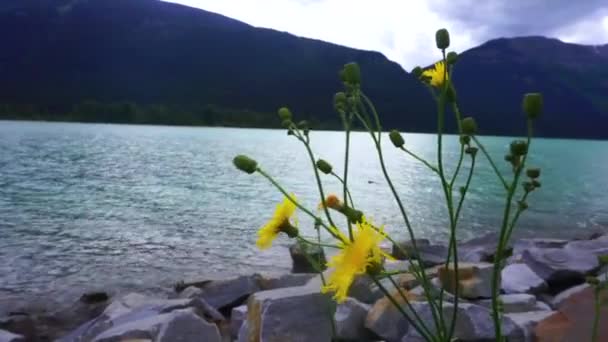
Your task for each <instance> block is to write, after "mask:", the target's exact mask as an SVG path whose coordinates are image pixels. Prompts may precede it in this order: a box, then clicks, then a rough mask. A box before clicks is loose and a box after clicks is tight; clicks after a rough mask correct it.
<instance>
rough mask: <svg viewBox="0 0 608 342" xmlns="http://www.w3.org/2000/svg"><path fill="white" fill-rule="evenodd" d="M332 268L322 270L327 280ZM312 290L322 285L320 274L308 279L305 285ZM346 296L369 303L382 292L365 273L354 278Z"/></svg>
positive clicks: (318, 288)
mask: <svg viewBox="0 0 608 342" xmlns="http://www.w3.org/2000/svg"><path fill="white" fill-rule="evenodd" d="M331 272H332V270H331V269H330V270H326V271H325V272H323V275H324V277H325V280H327V279H328V278H329V276H330V274H331ZM304 286H307V287H309V288H311V290H313V291H319V290H320V289H321V287H323V282H322V279H321V276H320V275H317V276H315V277H314V278H312V279H310V280H309V281H308V282H307V283H306V285H304ZM348 296H349V297H352V298H355V299H357V300H358V301H360V302H363V303H366V304H371V303H374V302H375V301H376V300H378V299H379V298H381V297H382V296H383V294H382V293H381V292H380V291H379V290H378V289H377V288H376V287H375V284H374V281H373V280H372V279H371V278H370V277H368V276H367V275H361V276H358V277H356V278H355V280H354V281H353V283H352V284H351V286H350V288H349V289H348Z"/></svg>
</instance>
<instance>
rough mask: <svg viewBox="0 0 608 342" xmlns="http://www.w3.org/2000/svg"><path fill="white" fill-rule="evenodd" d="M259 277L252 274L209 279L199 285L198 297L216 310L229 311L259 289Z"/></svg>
mask: <svg viewBox="0 0 608 342" xmlns="http://www.w3.org/2000/svg"><path fill="white" fill-rule="evenodd" d="M260 279H261V276H260V275H258V274H254V275H250V276H240V277H237V278H232V279H227V280H217V281H211V282H208V283H206V284H204V285H203V286H201V290H202V293H201V295H200V297H201V298H203V299H204V300H205V301H206V302H207V303H209V304H210V305H211V306H213V307H215V308H217V309H218V310H226V311H229V310H230V309H232V308H233V307H237V306H239V305H242V304H243V303H245V301H246V300H247V298H248V297H249V296H250V295H251V294H252V293H254V292H257V291H260V290H261V288H260V284H259V282H260Z"/></svg>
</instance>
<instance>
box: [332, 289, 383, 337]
mask: <svg viewBox="0 0 608 342" xmlns="http://www.w3.org/2000/svg"><path fill="white" fill-rule="evenodd" d="M370 308H371V307H370V306H369V305H367V304H363V303H361V302H359V301H357V300H356V299H353V298H348V299H346V301H345V302H344V303H341V304H339V305H338V306H337V308H336V313H335V315H334V319H335V322H336V336H337V337H338V338H339V339H344V340H349V341H372V340H373V339H374V335H373V334H372V333H371V332H370V331H369V330H367V329H366V328H365V318H366V317H367V314H368V312H369V310H370Z"/></svg>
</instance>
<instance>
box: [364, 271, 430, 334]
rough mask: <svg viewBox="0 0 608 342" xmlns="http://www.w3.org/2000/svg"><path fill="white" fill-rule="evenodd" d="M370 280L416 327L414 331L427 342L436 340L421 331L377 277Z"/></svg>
mask: <svg viewBox="0 0 608 342" xmlns="http://www.w3.org/2000/svg"><path fill="white" fill-rule="evenodd" d="M370 278H372V280H373V281H374V283H375V284H376V286H378V288H379V289H380V291H382V293H384V295H385V296H386V298H388V300H389V301H390V302H391V303H392V304H393V305H394V306H395V308H397V310H398V311H399V313H401V314H402V315H403V317H404V318H405V319H406V320H407V322H408V323H409V324H410V325H412V326H413V327H414V329H416V331H418V333H420V335H421V336H422V337H423V338H424V339H425V340H426V341H433V340H434V338H433V336H432V335H431V336H428V335H426V332H425V331H424V330H423V329H421V328H420V327H419V326H418V325H417V324H416V323H415V322H414V320H413V319H412V318H411V317H410V315H408V314H407V312H405V310H403V308H402V307H401V305H399V303H398V302H397V301H396V300H395V298H393V296H392V295H391V294H390V293H389V292H388V290H387V289H386V288H385V287H384V285H382V283H380V282H379V281H378V280H377V279H376V278H375V277H373V276H370Z"/></svg>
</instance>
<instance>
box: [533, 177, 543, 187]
mask: <svg viewBox="0 0 608 342" xmlns="http://www.w3.org/2000/svg"><path fill="white" fill-rule="evenodd" d="M532 185H534V187H535V188H540V186H541V184H540V182H539V181H537V180H536V179H533V180H532Z"/></svg>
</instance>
